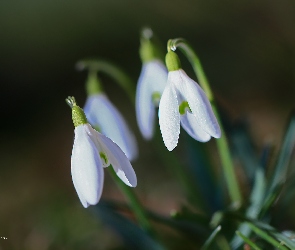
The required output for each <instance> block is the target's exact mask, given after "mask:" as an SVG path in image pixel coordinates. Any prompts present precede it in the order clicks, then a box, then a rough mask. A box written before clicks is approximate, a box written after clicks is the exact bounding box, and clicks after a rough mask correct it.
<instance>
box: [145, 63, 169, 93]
mask: <svg viewBox="0 0 295 250" xmlns="http://www.w3.org/2000/svg"><path fill="white" fill-rule="evenodd" d="M148 64H149V71H148V72H149V75H148V77H149V78H150V79H151V80H150V81H151V87H152V92H153V93H154V92H158V93H160V94H161V95H162V93H163V91H164V89H165V87H166V84H167V77H168V71H167V68H166V66H165V65H164V63H162V62H161V61H160V60H157V59H156V60H153V61H150V62H149V63H148Z"/></svg>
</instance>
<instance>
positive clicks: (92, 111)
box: [83, 95, 100, 126]
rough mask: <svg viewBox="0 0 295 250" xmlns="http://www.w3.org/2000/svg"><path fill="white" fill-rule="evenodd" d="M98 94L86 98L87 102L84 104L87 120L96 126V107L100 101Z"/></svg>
mask: <svg viewBox="0 0 295 250" xmlns="http://www.w3.org/2000/svg"><path fill="white" fill-rule="evenodd" d="M97 96H98V95H90V96H88V97H87V99H86V103H85V105H84V108H83V110H84V113H85V115H86V117H87V120H88V122H89V123H90V124H92V125H93V126H95V125H96V124H97V123H98V122H97V120H98V114H97V112H96V107H97V106H98V105H99V103H100V101H99V99H98V98H97ZM97 125H98V124H97Z"/></svg>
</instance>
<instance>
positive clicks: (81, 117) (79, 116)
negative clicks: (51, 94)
mask: <svg viewBox="0 0 295 250" xmlns="http://www.w3.org/2000/svg"><path fill="white" fill-rule="evenodd" d="M66 102H67V104H68V105H69V106H70V107H71V108H72V119H73V123H74V126H75V127H78V126H80V125H83V124H86V123H88V121H87V118H86V115H85V113H84V111H83V109H81V108H80V107H79V106H78V105H77V103H76V100H75V97H73V96H69V97H68V98H67V99H66Z"/></svg>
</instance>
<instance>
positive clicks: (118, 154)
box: [96, 133, 137, 187]
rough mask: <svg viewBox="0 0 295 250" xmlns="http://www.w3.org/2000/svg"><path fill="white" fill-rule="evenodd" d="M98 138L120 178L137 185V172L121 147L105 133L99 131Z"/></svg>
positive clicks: (131, 184) (127, 183)
mask: <svg viewBox="0 0 295 250" xmlns="http://www.w3.org/2000/svg"><path fill="white" fill-rule="evenodd" d="M96 136H97V140H98V141H99V143H100V145H101V147H102V149H103V152H105V153H106V154H107V156H108V160H109V161H110V163H111V164H112V166H113V168H114V170H115V172H116V174H117V175H118V176H119V178H120V179H121V180H122V181H123V182H124V183H125V184H126V185H128V186H131V187H136V185H137V178H136V174H135V172H134V170H133V168H132V166H131V163H130V161H129V160H128V158H127V157H126V155H125V154H124V152H123V151H122V150H121V149H120V147H119V146H118V145H117V144H116V143H114V142H113V141H112V140H111V139H109V138H108V137H106V136H104V135H103V134H100V133H97V135H96Z"/></svg>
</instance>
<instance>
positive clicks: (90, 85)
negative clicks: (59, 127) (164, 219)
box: [84, 69, 138, 161]
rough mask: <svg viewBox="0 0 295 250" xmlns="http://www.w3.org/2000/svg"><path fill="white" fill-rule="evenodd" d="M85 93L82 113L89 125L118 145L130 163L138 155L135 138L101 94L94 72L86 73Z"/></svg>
mask: <svg viewBox="0 0 295 250" xmlns="http://www.w3.org/2000/svg"><path fill="white" fill-rule="evenodd" d="M86 91H87V95H88V97H87V100H86V103H85V106H84V111H85V114H86V117H87V119H88V121H89V123H90V124H91V125H92V126H93V127H95V128H96V129H97V130H99V131H100V132H101V133H102V134H104V135H106V136H107V137H109V138H110V139H112V140H113V141H114V142H115V143H116V144H118V145H119V147H120V148H121V149H122V150H123V152H124V153H125V154H126V155H127V157H128V159H129V160H130V161H132V160H134V159H135V158H136V157H137V155H138V150H137V143H136V139H135V136H134V135H133V133H132V132H131V130H130V129H129V127H128V125H127V123H126V121H125V119H124V118H123V116H122V115H121V113H120V112H119V110H118V109H117V108H116V107H115V106H114V105H113V104H112V103H111V102H110V100H109V99H108V97H107V96H106V94H105V93H104V92H103V90H102V86H101V84H100V81H99V79H98V76H97V72H96V70H91V69H90V70H89V72H88V79H87V81H86Z"/></svg>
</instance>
